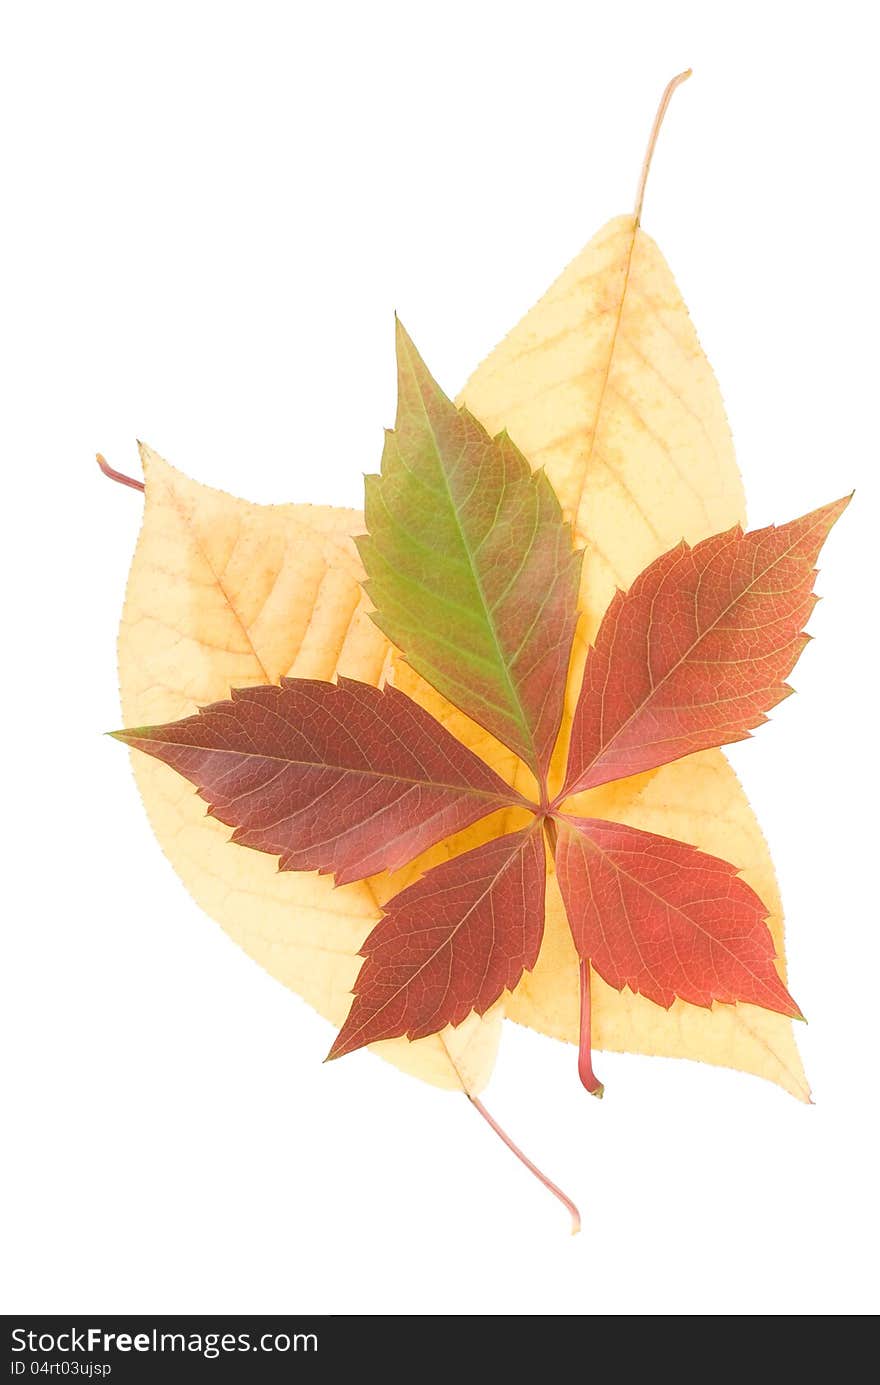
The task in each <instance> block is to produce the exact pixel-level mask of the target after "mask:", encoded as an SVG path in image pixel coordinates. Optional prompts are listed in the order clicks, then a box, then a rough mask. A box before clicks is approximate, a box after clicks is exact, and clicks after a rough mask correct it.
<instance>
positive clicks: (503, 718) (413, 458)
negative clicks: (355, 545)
mask: <svg viewBox="0 0 880 1385" xmlns="http://www.w3.org/2000/svg"><path fill="white" fill-rule="evenodd" d="M397 363H398V405H397V420H396V426H395V429H394V431H393V432H389V433H388V434H387V436H386V441H385V449H384V452H383V455H382V473H381V475H380V476H368V477H367V480H366V502H365V517H366V523H367V529H368V530H369V534H368V536H365V537H364V538H362V539H361V540H360V542H359V548H360V553H361V557H362V559H363V562H364V567H365V568H366V571H367V576H368V579H369V580H368V582H367V583H366V590H367V592H368V594H369V596H370V598H371V600H372V601H373V603H374V605H375V606H376V612H375V615H374V619H375V621H376V623H377V625H378V626H379V628H380V629H381V630H383V631H384V633H385V634H386V635H387V636H388V637H389V639H391V640H392V641H393V643H394V644H396V645H397V646H398V647H399V648H400V649H401V651H402V652H403V654H404V656H405V657H406V659H407V660H408V662H409V663H410V664H411V665H412V667H413V668H414V669H416V671H417V672H418V673H420V674H421V675H422V677H423V678H425V679H426V680H427V682H429V683H430V684H432V686H433V687H435V688H436V689H437V690H438V691H439V692H440V693H442V694H443V696H444V697H446V698H448V699H449V700H450V702H452V703H454V704H455V706H457V707H459V708H460V709H461V710H462V711H463V712H466V713H467V715H468V716H470V717H472V718H473V719H474V720H475V721H477V722H479V724H480V725H481V726H484V727H485V728H486V729H487V730H488V731H491V732H492V734H493V735H494V736H496V737H497V738H498V740H500V741H501V742H502V743H503V744H504V745H506V746H509V747H510V749H512V750H514V751H515V752H516V754H517V755H519V756H520V757H521V758H522V759H523V760H524V761H525V763H526V764H527V765H529V766H530V768H531V769H532V770H534V771H535V772H536V773H537V774H538V775H539V777H541V776H543V775H544V774H545V772H546V769H547V766H548V764H549V762H550V756H551V754H552V752H553V746H554V744H555V741H556V735H557V732H558V730H559V723H560V718H561V715H562V703H563V698H564V694H565V673H566V669H567V668H568V660H569V654H570V651H571V641H572V637H573V634H574V627H575V623H576V619H577V590H578V581H579V574H580V566H581V555H580V554H578V553H574V552H573V551H572V544H571V532H570V529H569V527H568V525H566V524H564V523H563V520H562V512H561V510H560V507H559V502H558V500H557V499H556V496H555V494H554V492H553V488H552V486H551V485H550V483H549V481H548V480H547V478H546V476H544V474H543V473H542V472H536V473H533V472H532V471H531V470H530V468H529V464H528V462H527V461H526V460H525V458H524V457H523V456H522V454H521V453H520V451H519V450H518V449H517V448H516V447H515V446H514V444H513V443H512V442H511V441H510V439H509V437H507V435H506V434H503V433H502V434H500V435H499V436H498V437H497V438H494V439H493V438H491V437H490V436H489V434H488V433H487V432H486V430H485V429H484V428H483V426H482V425H481V424H480V423H478V422H477V420H476V419H475V418H474V417H473V416H472V415H471V414H470V413H469V412H468V411H467V410H466V409H457V408H456V407H455V405H454V404H453V403H452V402H451V400H449V399H448V398H447V397H446V395H445V394H444V393H443V391H442V390H441V389H440V387H439V386H438V385H437V384H436V383H435V381H434V380H433V379H432V378H431V375H430V374H429V372H428V370H427V368H426V367H425V364H424V362H423V361H422V360H421V358H420V356H419V355H418V353H417V352H416V350H415V347H414V346H413V344H412V342H411V341H410V339H409V337H408V336H407V334H406V332H405V331H404V329H403V327H402V326H401V325H400V324H399V323H398V325H397Z"/></svg>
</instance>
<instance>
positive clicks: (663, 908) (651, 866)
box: [556, 816, 800, 1018]
mask: <svg viewBox="0 0 880 1385" xmlns="http://www.w3.org/2000/svg"><path fill="white" fill-rule="evenodd" d="M558 832H559V836H558V842H557V846H556V866H557V872H558V876H559V887H560V889H561V891H562V897H563V900H564V901H565V908H566V913H567V914H568V921H569V925H570V927H571V932H572V936H573V938H574V943H575V947H576V948H577V950H578V953H579V955H580V956H581V957H582V958H583V959H584V960H585V961H588V962H589V963H590V964H591V965H592V966H593V967H594V968H595V970H596V971H597V972H598V973H599V975H600V976H601V977H602V978H603V980H605V981H607V982H608V984H609V985H610V986H614V987H615V989H616V990H622V989H623V987H624V986H629V988H630V990H632V991H636V992H638V993H639V994H641V995H644V996H647V997H648V998H649V1000H654V1001H656V1002H657V1004H658V1005H663V1006H665V1007H666V1008H667V1009H668V1008H669V1006H670V1005H671V1004H672V1002H673V1000H675V998H676V996H679V997H680V998H681V999H682V1000H687V1001H690V1003H691V1004H692V1005H703V1006H706V1007H708V1006H711V1004H712V1002H713V1001H716V1000H720V1001H726V1002H727V1003H730V1004H732V1003H733V1002H735V1001H738V1000H741V1001H748V1002H750V1003H751V1004H752V1005H763V1006H764V1008H765V1009H767V1010H778V1011H779V1012H780V1013H781V1014H783V1015H791V1016H793V1017H795V1018H800V1010H799V1009H798V1007H797V1005H795V1003H794V1001H793V1000H792V998H791V996H790V995H789V994H788V991H787V990H786V989H785V987H784V986H783V984H782V982H781V980H780V979H779V974H778V972H777V971H776V967H775V966H774V957H775V949H774V946H773V939H772V938H771V936H770V930H769V929H768V927H767V924H766V922H765V920H766V917H767V909H766V907H765V906H764V904H762V902H761V900H760V899H759V898H758V896H757V895H756V894H755V892H754V890H752V889H750V888H749V886H748V885H747V884H746V883H745V881H744V880H742V879H741V878H740V877H739V876H738V875H737V872H736V869H735V867H734V866H731V865H728V863H727V862H726V861H719V860H718V858H717V857H715V856H708V855H706V854H705V852H702V851H698V850H697V849H696V847H693V846H686V845H685V844H684V843H683V842H676V841H672V840H671V839H670V838H668V837H657V836H655V835H654V833H653V832H641V831H638V830H637V829H636V828H634V827H623V826H621V825H620V824H619V823H616V822H601V821H599V820H597V819H595V818H573V817H565V816H560V817H559V818H558Z"/></svg>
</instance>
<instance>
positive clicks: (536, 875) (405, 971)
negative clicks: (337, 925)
mask: <svg viewBox="0 0 880 1385" xmlns="http://www.w3.org/2000/svg"><path fill="white" fill-rule="evenodd" d="M545 876H546V861H545V857H544V843H543V837H542V835H541V831H540V827H539V825H538V823H537V822H536V823H535V824H534V825H533V826H532V827H528V828H526V829H525V830H523V831H522V832H514V833H510V834H509V835H507V836H504V837H496V838H495V839H494V840H493V841H490V842H486V843H485V844H484V845H483V846H478V847H475V848H474V849H473V850H472V851H466V852H464V853H463V854H462V855H461V856H455V857H453V858H452V860H450V861H445V862H444V863H443V864H442V865H439V866H435V867H434V868H433V870H429V871H428V872H427V873H426V874H425V875H423V876H422V878H421V879H420V880H417V881H416V882H415V883H414V884H412V885H409V886H407V888H406V889H405V890H402V891H401V892H400V894H398V895H395V896H394V898H393V899H391V900H389V902H388V903H387V904H386V905H385V917H384V918H383V919H381V921H380V922H379V923H378V924H377V925H376V927H375V928H374V929H373V931H372V933H371V934H370V936H369V938H368V939H367V941H366V943H365V944H364V946H363V949H362V953H363V956H364V957H365V959H366V960H365V961H364V964H363V966H362V967H361V970H360V973H359V975H358V978H357V982H356V985H355V998H354V1002H353V1004H352V1007H351V1011H350V1012H349V1015H348V1018H347V1020H346V1021H345V1024H344V1025H343V1026H342V1029H341V1030H340V1031H339V1034H338V1035H337V1036H336V1041H335V1043H334V1044H333V1047H332V1048H331V1050H330V1054H329V1056H330V1057H331V1058H340V1057H342V1055H343V1054H345V1053H351V1052H352V1051H353V1050H354V1049H356V1048H361V1047H363V1045H364V1044H370V1043H374V1042H375V1041H376V1040H377V1039H393V1038H396V1037H398V1036H399V1035H401V1034H406V1036H407V1038H410V1039H421V1038H424V1037H425V1035H427V1034H434V1033H436V1032H437V1031H438V1030H440V1029H443V1028H445V1027H446V1025H447V1024H461V1022H462V1020H464V1019H466V1018H467V1016H468V1015H469V1014H470V1012H471V1011H472V1010H476V1011H477V1013H478V1014H483V1013H484V1012H485V1011H486V1010H488V1009H489V1006H490V1005H493V1004H494V1003H495V1001H496V1000H497V999H498V997H499V996H500V995H501V993H502V992H503V991H505V990H512V989H513V987H514V986H515V985H516V984H517V982H518V981H519V979H520V977H521V976H522V974H523V972H524V971H530V970H531V968H532V967H533V966H534V965H535V962H536V961H537V959H538V952H539V950H540V946H541V938H542V936H543V932H544V885H545Z"/></svg>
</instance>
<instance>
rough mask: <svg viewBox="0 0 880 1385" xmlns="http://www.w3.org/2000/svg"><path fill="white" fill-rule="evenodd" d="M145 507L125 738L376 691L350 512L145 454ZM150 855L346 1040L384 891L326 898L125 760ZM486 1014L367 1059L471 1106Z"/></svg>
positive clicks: (485, 1047)
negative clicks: (271, 700) (247, 693)
mask: <svg viewBox="0 0 880 1385" xmlns="http://www.w3.org/2000/svg"><path fill="white" fill-rule="evenodd" d="M142 459H143V463H144V475H145V479H146V495H145V509H144V523H143V528H142V530H141V535H140V538H139V540H138V546H137V549H136V551H135V556H134V560H133V563H132V569H131V573H130V576H129V582H128V589H127V593H126V601H125V609H124V612H123V617H122V625H121V628H120V636H119V669H120V686H121V692H122V705H123V715H124V719H125V723H126V724H127V725H144V724H148V723H154V722H161V721H168V720H173V719H175V718H178V717H181V716H188V715H190V714H191V713H192V712H193V710H194V709H195V707H196V706H199V705H204V704H205V703H208V702H212V701H216V700H218V699H221V698H224V697H226V696H228V693H229V690H230V688H231V687H245V686H249V685H254V684H259V683H265V682H277V681H278V679H279V678H281V677H282V676H283V675H285V674H290V675H294V676H300V677H310V678H331V677H332V676H333V675H334V674H335V673H337V672H339V673H342V674H344V675H346V676H348V677H351V678H359V679H361V680H363V681H365V682H370V683H374V684H375V683H378V681H379V679H380V677H381V676H382V673H383V670H384V669H385V667H386V664H387V660H388V656H389V645H388V642H387V640H386V639H385V637H384V636H383V635H382V634H381V633H380V632H379V631H378V630H377V629H376V627H375V626H374V625H373V623H372V621H370V619H369V616H368V615H367V605H366V601H365V598H364V597H363V594H362V593H361V591H360V587H359V585H358V582H359V578H360V575H361V566H360V561H359V559H358V557H357V554H356V551H355V549H354V545H353V544H352V542H351V535H352V534H353V533H358V532H360V530H361V529H362V528H363V521H362V519H361V516H360V515H359V514H358V513H357V512H356V511H353V510H335V509H331V508H330V507H320V506H309V505H283V506H282V505H278V506H262V505H252V504H248V503H247V502H245V501H242V500H237V499H234V498H233V497H231V496H228V495H224V494H223V493H222V492H220V491H216V490H211V489H209V488H208V487H205V486H200V485H198V483H196V482H195V481H192V480H190V479H189V478H188V477H186V476H183V475H182V473H180V472H178V471H175V470H174V468H172V467H170V466H169V465H168V464H167V463H166V462H164V461H162V459H161V458H159V457H158V456H157V455H156V454H155V453H154V452H152V451H151V450H150V449H148V448H143V449H142ZM133 765H134V772H135V777H136V779H137V783H138V787H139V788H140V791H141V795H142V797H143V800H144V804H145V807H146V809H147V813H148V815H149V818H150V821H151V823H152V826H153V829H154V831H155V833H156V836H157V837H158V839H159V842H160V844H161V846H162V848H163V850H164V852H165V854H166V856H167V857H168V859H169V860H170V862H171V864H172V865H173V867H174V869H175V870H176V871H177V873H178V875H179V876H180V877H181V879H182V880H183V883H184V884H185V885H186V886H187V888H188V889H189V891H190V893H191V894H192V895H193V897H194V898H195V899H196V901H197V902H198V903H199V904H200V905H201V906H202V908H204V909H205V910H206V912H207V913H209V914H210V915H211V916H212V917H213V918H215V919H216V920H217V921H218V922H219V923H220V924H221V925H222V926H223V928H224V929H225V930H226V932H227V933H229V934H230V936H231V937H232V938H234V939H235V941H236V942H238V943H239V944H240V945H241V946H242V947H243V948H244V950H245V951H246V952H247V953H249V955H250V956H251V957H253V958H254V960H255V961H257V962H259V963H260V965H261V966H263V967H265V968H266V970H267V971H268V972H270V973H271V975H273V976H274V977H276V978H277V979H278V980H279V981H282V982H283V983H284V984H285V985H287V986H289V987H290V988H291V989H292V990H295V991H297V992H298V994H300V995H301V996H303V998H304V999H305V1000H307V1001H308V1002H309V1004H311V1005H312V1006H313V1007H314V1008H315V1009H316V1010H317V1011H318V1012H319V1013H320V1014H322V1015H324V1016H325V1017H326V1018H327V1019H329V1020H330V1021H331V1022H332V1023H333V1024H335V1025H337V1026H338V1025H340V1024H341V1023H342V1022H343V1020H344V1019H345V1016H346V1014H347V1012H348V1008H349V1005H350V1003H351V994H350V992H351V987H352V984H353V982H354V979H355V977H356V975H357V971H358V968H359V966H360V958H359V956H358V952H359V950H360V947H361V945H362V944H363V942H364V939H365V938H366V936H367V933H368V932H369V931H370V929H371V928H372V927H373V925H374V923H375V922H376V920H377V918H378V916H379V901H380V900H381V899H382V898H383V897H384V896H385V892H386V890H387V888H388V883H387V881H385V880H383V879H382V878H378V879H377V880H374V881H367V882H363V883H361V884H355V885H346V886H343V887H341V888H336V889H334V887H333V883H332V880H330V879H329V878H328V877H326V876H318V875H317V874H311V873H308V874H306V873H294V872H279V871H278V870H277V866H276V862H275V860H274V859H273V858H271V857H269V856H266V855H263V854H262V853H260V852H257V851H251V850H249V849H248V848H246V847H240V846H237V845H233V844H230V842H229V840H228V839H229V831H228V829H227V828H225V827H223V826H222V825H221V824H220V823H218V822H217V821H215V820H214V819H212V818H209V817H207V816H206V814H205V805H204V803H203V802H202V801H201V800H200V799H199V798H198V797H197V795H196V794H195V793H194V791H193V789H192V786H191V785H189V784H188V783H186V781H184V780H183V779H181V778H180V777H179V776H178V775H176V774H175V773H174V772H173V771H172V770H169V769H168V767H167V766H166V765H163V764H161V763H159V762H158V761H156V760H152V759H148V758H147V757H146V756H135V757H134V759H133ZM500 1024H501V1008H500V1007H496V1008H495V1010H493V1011H492V1012H490V1013H489V1014H488V1015H487V1016H486V1017H484V1019H483V1020H482V1021H481V1020H480V1019H478V1017H477V1016H471V1017H470V1018H469V1019H468V1020H467V1021H466V1022H465V1023H464V1024H462V1025H460V1026H458V1028H457V1029H455V1030H451V1029H447V1030H445V1031H443V1033H442V1034H438V1035H434V1036H431V1037H430V1038H427V1039H422V1040H420V1041H419V1042H418V1043H414V1044H412V1043H408V1042H407V1041H406V1040H392V1041H389V1042H385V1043H382V1044H377V1045H375V1046H374V1047H375V1050H376V1051H377V1052H378V1053H380V1055H381V1056H382V1057H383V1058H386V1059H387V1060H388V1061H389V1062H392V1063H394V1064H396V1065H397V1066H398V1067H400V1068H402V1069H403V1070H404V1071H407V1072H410V1073H412V1074H413V1075H414V1076H417V1077H421V1078H422V1079H423V1080H424V1081H427V1082H430V1083H433V1084H434V1085H436V1086H439V1087H447V1088H450V1089H455V1090H462V1089H463V1090H465V1091H467V1092H469V1093H471V1094H473V1093H475V1092H477V1091H479V1090H480V1089H481V1088H482V1087H483V1086H484V1085H485V1083H486V1081H487V1080H488V1077H489V1074H490V1073H491V1069H492V1065H493V1063H494V1058H495V1051H496V1048H497V1043H498V1037H499V1032H500Z"/></svg>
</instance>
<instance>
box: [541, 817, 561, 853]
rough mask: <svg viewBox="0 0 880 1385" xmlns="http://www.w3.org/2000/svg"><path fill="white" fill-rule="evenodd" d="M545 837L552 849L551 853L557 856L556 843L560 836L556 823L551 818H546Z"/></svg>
mask: <svg viewBox="0 0 880 1385" xmlns="http://www.w3.org/2000/svg"><path fill="white" fill-rule="evenodd" d="M544 835H545V837H546V838H547V845H548V846H549V847H550V850H551V852H552V853H553V854H554V855H555V854H556V841H557V837H558V835H559V834H558V833H557V831H556V823H555V822H554V821H553V819H552V818H551V817H549V816H547V817H545V818H544Z"/></svg>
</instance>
